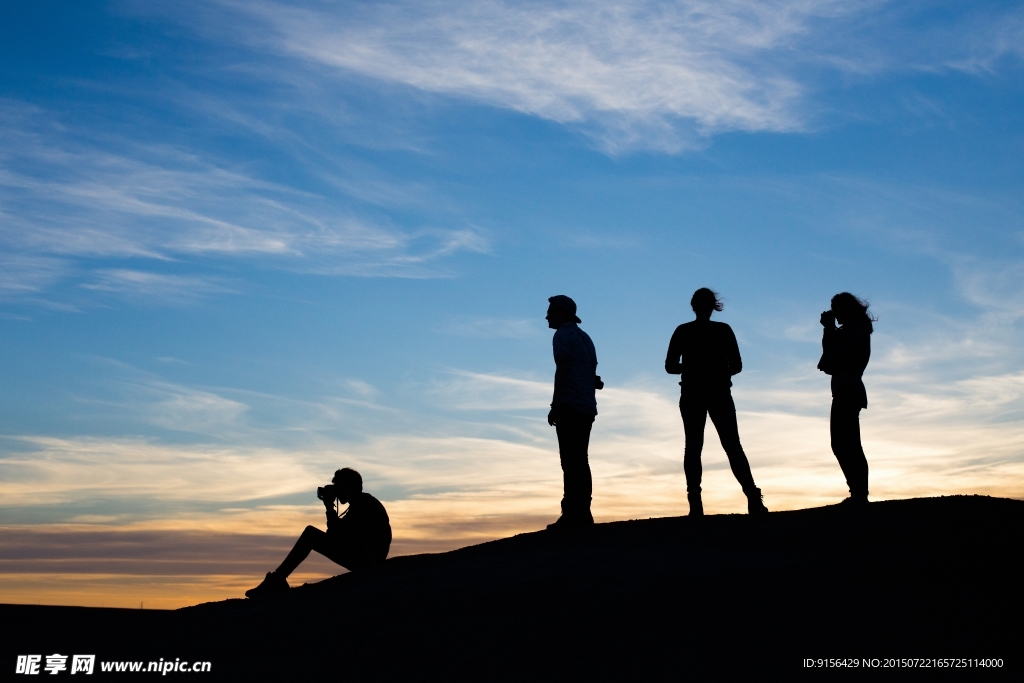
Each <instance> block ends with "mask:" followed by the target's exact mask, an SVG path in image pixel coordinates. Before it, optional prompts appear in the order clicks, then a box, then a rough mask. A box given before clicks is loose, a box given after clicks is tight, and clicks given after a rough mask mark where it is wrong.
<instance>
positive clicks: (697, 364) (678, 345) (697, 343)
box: [665, 287, 768, 517]
mask: <svg viewBox="0 0 1024 683" xmlns="http://www.w3.org/2000/svg"><path fill="white" fill-rule="evenodd" d="M690 308H691V309H693V312H694V314H695V315H696V316H697V319H696V320H692V321H690V322H688V323H683V324H682V325H680V326H679V327H677V328H676V331H675V332H673V333H672V339H671V340H670V341H669V343H668V354H667V355H666V356H665V371H666V372H668V373H669V374H671V375H679V387H680V392H679V413H680V414H681V415H682V418H683V431H684V432H685V433H686V447H685V449H684V451H683V471H684V472H685V473H686V498H687V500H688V501H689V503H690V516H691V517H701V516H703V515H704V503H703V501H702V500H701V488H700V484H701V477H702V475H703V469H702V468H701V464H700V455H701V451H702V450H703V449H704V426H705V425H706V424H707V419H708V415H710V416H711V422H713V423H714V425H715V429H717V430H718V438H719V439H720V440H721V442H722V448H723V449H724V450H725V454H726V455H727V456H728V457H729V467H731V468H732V473H733V475H735V477H736V479H737V481H739V483H740V486H742V487H743V493H744V494H746V496H747V512H748V513H749V514H752V515H753V514H765V513H767V512H768V508H766V507H765V506H764V502H762V499H761V489H759V488H757V486H756V485H755V484H754V475H753V474H751V472H750V463H749V462H747V455H746V453H744V452H743V446H741V445H740V433H739V428H738V426H737V425H736V404H735V403H733V400H732V376H733V375H736V374H739V372H740V371H741V370H742V369H743V361H742V360H741V359H740V348H739V345H738V344H736V335H735V334H733V331H732V328H731V327H729V326H728V325H727V324H725V323H720V322H712V320H711V314H712V313H713V312H714V311H721V310H722V308H723V306H722V302H721V301H720V300H719V299H718V294H716V293H715V292H713V291H712V290H710V289H708V288H707V287H701V288H700V289H698V290H697V291H696V292H694V293H693V297H692V298H691V299H690Z"/></svg>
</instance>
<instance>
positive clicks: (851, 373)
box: [818, 292, 875, 505]
mask: <svg viewBox="0 0 1024 683" xmlns="http://www.w3.org/2000/svg"><path fill="white" fill-rule="evenodd" d="M873 320H874V318H873V317H872V316H871V315H870V314H869V313H868V303H867V302H866V301H864V300H862V299H859V298H857V297H855V296H854V295H853V294H850V293H849V292H841V293H839V294H836V295H835V296H834V297H832V308H831V309H830V310H827V311H825V312H824V313H822V314H821V325H822V327H824V328H825V330H824V333H823V334H822V336H821V360H819V361H818V369H819V370H821V371H822V372H824V373H825V374H827V375H832V415H831V419H830V422H829V428H830V430H831V432H832V452H833V453H835V456H836V460H838V461H839V467H840V468H842V470H843V474H844V475H846V485H847V486H849V487H850V497H849V498H847V499H846V500H844V501H843V503H846V504H853V505H857V504H862V503H867V502H868V460H867V458H866V457H864V448H863V447H862V446H861V443H860V411H861V410H862V409H864V408H867V407H868V393H867V390H866V389H865V388H864V381H863V380H862V379H861V376H862V375H863V374H864V368H866V367H867V366H868V359H869V358H871V333H872V332H874V331H875V327H874V325H873V324H872V321H873ZM837 323H838V327H837Z"/></svg>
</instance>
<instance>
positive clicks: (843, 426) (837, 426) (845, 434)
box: [829, 399, 868, 500]
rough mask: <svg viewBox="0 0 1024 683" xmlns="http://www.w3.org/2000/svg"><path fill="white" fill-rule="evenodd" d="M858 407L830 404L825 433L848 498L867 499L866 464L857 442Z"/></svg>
mask: <svg viewBox="0 0 1024 683" xmlns="http://www.w3.org/2000/svg"><path fill="white" fill-rule="evenodd" d="M860 410H861V409H860V406H859V405H857V404H856V403H854V402H852V401H842V400H835V399H833V401H832V415H831V418H830V420H829V430H830V431H831V434H832V452H833V453H834V454H835V456H836V460H838V461H839V467H840V468H841V469H842V470H843V475H845V477H846V485H847V486H848V487H849V489H850V497H851V498H854V499H858V500H861V499H864V500H866V499H867V496H868V460H867V458H866V457H865V456H864V448H863V446H862V445H861V441H860Z"/></svg>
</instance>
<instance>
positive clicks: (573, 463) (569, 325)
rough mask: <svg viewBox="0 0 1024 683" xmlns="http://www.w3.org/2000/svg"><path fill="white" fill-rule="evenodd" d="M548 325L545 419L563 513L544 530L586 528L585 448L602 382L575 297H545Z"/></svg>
mask: <svg viewBox="0 0 1024 683" xmlns="http://www.w3.org/2000/svg"><path fill="white" fill-rule="evenodd" d="M548 303H549V306H548V313H547V316H546V318H547V321H548V327H550V328H551V329H553V330H555V334H554V336H553V337H552V339H551V346H552V349H553V351H554V356H555V391H554V395H553V396H552V398H551V411H550V412H549V413H548V424H549V425H551V426H553V427H554V428H555V433H556V434H557V435H558V456H559V459H560V460H561V464H562V481H563V486H564V489H563V491H564V493H563V496H562V515H561V517H559V518H558V520H557V521H556V522H554V523H553V524H550V525H549V526H548V528H549V529H566V528H576V527H585V526H589V525H592V524H593V523H594V517H593V515H591V513H590V499H591V496H592V493H593V480H592V479H591V476H590V462H589V456H588V454H587V449H588V447H589V445H590V430H591V427H592V426H593V424H594V417H595V416H596V415H597V398H596V394H595V389H599V388H601V387H602V386H603V384H602V383H601V378H600V377H598V376H597V374H596V371H597V351H596V350H595V349H594V342H593V341H591V339H590V336H589V335H588V334H587V333H586V332H584V331H583V330H581V329H580V328H579V323H581V322H582V321H581V320H580V319H579V318H578V317H577V316H576V302H575V301H573V300H572V299H570V298H569V297H567V296H565V295H562V294H559V295H558V296H553V297H551V298H550V299H548Z"/></svg>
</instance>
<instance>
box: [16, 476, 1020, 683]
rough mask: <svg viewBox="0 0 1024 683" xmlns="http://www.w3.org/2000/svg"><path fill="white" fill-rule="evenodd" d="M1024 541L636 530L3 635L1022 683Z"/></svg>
mask: <svg viewBox="0 0 1024 683" xmlns="http://www.w3.org/2000/svg"><path fill="white" fill-rule="evenodd" d="M1022 529H1024V502H1022V501H1016V500H1005V499H998V498H988V497H982V496H954V497H945V498H928V499H915V500H903V501H889V502H880V503H871V504H870V505H869V506H868V507H867V508H866V509H864V510H863V511H862V512H860V513H853V514H851V513H848V512H847V511H845V510H843V509H840V508H838V507H835V506H832V507H825V508H816V509H810V510H798V511H792V512H778V513H772V514H770V515H768V516H767V517H764V518H760V519H757V518H751V517H747V516H745V515H718V516H708V517H705V518H703V519H700V520H691V519H688V518H685V517H677V518H666V519H649V520H635V521H628V522H614V523H610V524H600V525H597V526H596V527H595V528H593V529H592V530H590V531H587V532H584V533H580V534H578V535H566V534H558V533H554V532H547V531H544V532H537V533H530V534H522V535H519V536H516V537H514V538H508V539H503V540H499V541H493V542H491V543H484V544H482V545H477V546H472V547H468V548H463V549H460V550H456V551H453V552H449V553H443V554H437V555H416V556H410V557H399V558H395V559H392V560H388V562H387V563H386V564H385V566H384V567H382V568H381V569H379V570H377V571H374V572H370V573H365V574H345V575H342V576H337V577H334V578H332V579H328V580H326V581H322V582H320V583H317V584H312V585H307V586H302V587H299V588H295V589H293V590H292V591H291V592H290V593H289V594H288V595H284V596H281V597H275V598H271V599H266V600H261V601H251V600H244V599H239V600H227V601H224V602H219V603H206V604H202V605H197V606H195V607H189V608H185V609H182V610H178V611H176V612H156V611H145V612H143V611H138V610H98V609H85V608H46V607H30V606H15V605H7V606H2V607H0V616H2V617H3V619H4V622H5V623H6V624H20V625H21V626H20V627H19V631H20V632H19V633H18V634H16V635H15V636H14V638H13V640H12V641H10V642H8V643H7V645H8V646H11V645H13V646H14V651H17V652H19V653H25V652H39V653H43V652H44V651H45V653H51V652H56V651H59V652H66V651H72V652H92V651H95V652H96V654H97V655H99V656H100V657H99V658H100V659H103V658H107V659H138V660H143V659H150V658H154V659H156V658H159V657H163V658H165V659H173V658H174V657H181V658H183V659H191V660H197V659H207V660H210V661H212V662H213V667H214V673H215V674H221V675H223V676H228V675H229V674H231V675H233V677H238V678H241V677H242V676H251V677H252V679H254V680H288V679H296V678H298V677H302V678H307V677H310V676H313V675H317V674H320V673H323V674H328V675H332V672H333V674H334V675H337V676H338V677H339V680H344V681H349V680H370V679H383V680H389V679H390V680H396V679H428V680H430V679H446V680H453V679H460V680H537V679H541V680H543V679H556V678H559V679H566V680H577V679H581V678H582V677H584V676H586V677H589V678H592V679H597V680H610V679H624V680H636V679H638V677H641V676H650V675H657V676H659V677H666V676H671V677H672V678H674V679H683V678H688V677H690V676H691V675H694V674H699V680H709V679H710V680H718V679H725V678H729V677H731V675H733V674H736V673H741V672H748V673H752V674H774V673H779V674H782V675H788V676H800V675H804V674H813V675H815V677H817V676H818V673H817V672H813V671H809V670H806V669H804V668H803V663H802V662H803V660H804V658H856V659H857V660H858V661H859V662H862V660H863V659H865V658H867V659H872V658H877V659H878V660H879V661H880V663H884V660H885V659H886V658H972V659H974V658H1002V659H1003V662H1004V668H1003V669H1001V670H998V671H995V670H991V669H981V670H977V669H976V670H975V671H974V672H972V673H971V674H970V676H971V679H972V680H973V679H976V678H978V677H989V676H991V675H998V676H1005V675H1006V673H1007V671H1008V669H1007V667H1010V668H1011V670H1012V668H1017V667H1019V663H1018V661H1017V660H1018V659H1019V658H1018V657H1016V655H1017V653H1019V652H1020V649H1021V646H1020V642H1021V641H1020V639H1021V636H1022V635H1024V633H1022V627H1021V607H1022V604H1021V592H1022V591H1021V576H1020V561H1019V559H1018V556H1017V554H1016V553H1017V552H1019V550H1018V549H1019V548H1020V547H1021V541H1022V540H1024V539H1022ZM259 578H260V577H253V581H254V583H255V582H256V581H257V580H258V579H259ZM90 648H91V649H90ZM5 649H6V648H5ZM9 651H11V650H9ZM11 660H12V661H11V662H9V663H5V664H4V666H9V665H13V656H12V657H11ZM210 678H211V677H210V676H204V679H210ZM965 680H966V679H965Z"/></svg>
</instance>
